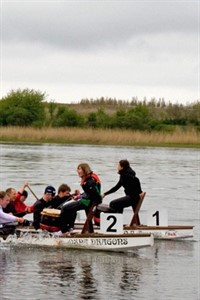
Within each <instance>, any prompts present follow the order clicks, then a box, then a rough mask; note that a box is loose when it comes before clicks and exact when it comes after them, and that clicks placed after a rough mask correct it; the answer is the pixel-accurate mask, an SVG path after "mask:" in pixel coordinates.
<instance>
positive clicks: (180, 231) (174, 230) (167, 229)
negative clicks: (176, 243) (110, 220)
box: [124, 225, 194, 240]
mask: <svg viewBox="0 0 200 300" xmlns="http://www.w3.org/2000/svg"><path fill="white" fill-rule="evenodd" d="M124 233H151V234H153V236H154V239H156V240H179V239H188V238H192V237H193V236H194V232H193V226H178V225H174V226H173V225H171V226H135V227H129V226H124Z"/></svg>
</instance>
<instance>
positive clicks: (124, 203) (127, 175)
mask: <svg viewBox="0 0 200 300" xmlns="http://www.w3.org/2000/svg"><path fill="white" fill-rule="evenodd" d="M119 174H120V178H119V181H118V183H117V184H116V185H115V186H114V187H113V188H111V189H110V190H109V191H107V192H105V193H104V194H105V195H109V194H112V193H114V192H116V191H117V190H119V189H120V188H121V187H123V188H124V192H125V194H126V196H125V197H121V198H118V199H115V200H112V201H111V202H110V207H111V208H112V209H113V210H114V211H116V212H118V213H123V209H124V208H125V207H129V206H133V207H136V205H137V203H138V201H139V198H140V196H139V194H140V193H142V189H141V185H140V181H139V179H138V178H137V177H136V176H135V175H136V173H135V171H134V170H133V169H131V167H128V168H127V169H122V170H120V171H119Z"/></svg>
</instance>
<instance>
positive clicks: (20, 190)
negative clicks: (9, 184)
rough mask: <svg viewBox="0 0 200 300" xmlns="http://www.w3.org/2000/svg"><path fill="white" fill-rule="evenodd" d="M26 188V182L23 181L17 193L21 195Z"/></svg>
mask: <svg viewBox="0 0 200 300" xmlns="http://www.w3.org/2000/svg"><path fill="white" fill-rule="evenodd" d="M27 186H28V181H25V182H24V183H23V185H22V186H21V188H20V189H19V191H18V193H20V194H22V193H23V191H24V190H25V188H26V187H27Z"/></svg>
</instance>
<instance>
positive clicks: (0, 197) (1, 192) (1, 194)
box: [0, 191, 6, 199]
mask: <svg viewBox="0 0 200 300" xmlns="http://www.w3.org/2000/svg"><path fill="white" fill-rule="evenodd" d="M5 195H6V192H4V191H0V199H3V198H4V197H5Z"/></svg>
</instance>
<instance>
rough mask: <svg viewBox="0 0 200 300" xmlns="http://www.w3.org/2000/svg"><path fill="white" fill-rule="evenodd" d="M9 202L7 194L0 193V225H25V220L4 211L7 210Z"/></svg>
mask: <svg viewBox="0 0 200 300" xmlns="http://www.w3.org/2000/svg"><path fill="white" fill-rule="evenodd" d="M9 202H10V199H9V197H8V195H7V194H6V192H4V191H0V225H5V224H7V223H12V222H18V223H23V222H24V218H18V217H16V216H13V215H12V214H8V213H5V212H4V211H3V208H5V207H6V206H7V205H8V203H9Z"/></svg>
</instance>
